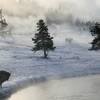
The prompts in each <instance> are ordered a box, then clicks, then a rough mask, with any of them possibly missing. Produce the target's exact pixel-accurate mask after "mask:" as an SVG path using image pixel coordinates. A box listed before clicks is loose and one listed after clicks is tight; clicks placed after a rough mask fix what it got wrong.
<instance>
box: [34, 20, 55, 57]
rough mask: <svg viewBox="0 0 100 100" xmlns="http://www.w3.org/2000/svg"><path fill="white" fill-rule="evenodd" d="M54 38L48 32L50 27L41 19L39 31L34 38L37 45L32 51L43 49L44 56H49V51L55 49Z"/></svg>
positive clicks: (38, 25)
mask: <svg viewBox="0 0 100 100" xmlns="http://www.w3.org/2000/svg"><path fill="white" fill-rule="evenodd" d="M52 39H53V37H51V36H50V33H48V27H47V26H46V25H45V22H44V21H43V20H42V19H40V20H39V22H38V23H37V33H35V37H34V38H32V41H33V43H35V47H33V49H32V51H39V50H42V51H43V52H44V57H45V58H47V56H48V51H50V50H54V49H55V47H54V46H53V40H52Z"/></svg>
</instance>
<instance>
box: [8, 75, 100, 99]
mask: <svg viewBox="0 0 100 100" xmlns="http://www.w3.org/2000/svg"><path fill="white" fill-rule="evenodd" d="M9 100H100V75H98V76H97V75H95V76H88V77H83V78H82V77H80V78H71V79H60V80H51V81H48V82H44V83H40V84H37V85H34V86H31V87H28V88H26V89H23V90H21V91H19V92H17V93H15V94H14V95H12V96H11V98H10V99H9Z"/></svg>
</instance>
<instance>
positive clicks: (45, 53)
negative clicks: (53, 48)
mask: <svg viewBox="0 0 100 100" xmlns="http://www.w3.org/2000/svg"><path fill="white" fill-rule="evenodd" d="M47 56H48V55H47V51H46V49H45V48H44V58H47Z"/></svg>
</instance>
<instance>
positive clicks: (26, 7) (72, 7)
mask: <svg viewBox="0 0 100 100" xmlns="http://www.w3.org/2000/svg"><path fill="white" fill-rule="evenodd" d="M0 7H1V8H2V9H3V10H4V12H5V14H6V15H8V16H17V17H29V16H32V17H35V18H36V17H39V18H40V17H41V18H44V19H46V20H48V21H49V22H50V21H52V22H53V21H54V22H55V21H56V20H57V21H60V22H65V21H68V20H69V19H70V16H71V19H70V20H72V19H73V21H74V20H76V19H80V20H82V21H89V20H92V21H100V19H99V16H100V13H99V11H100V1H99V0H81V1H80V0H0Z"/></svg>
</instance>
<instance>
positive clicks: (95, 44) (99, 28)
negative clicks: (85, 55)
mask: <svg viewBox="0 0 100 100" xmlns="http://www.w3.org/2000/svg"><path fill="white" fill-rule="evenodd" d="M90 32H91V34H92V36H94V37H95V38H94V39H93V41H92V42H91V44H92V47H91V48H90V49H89V50H98V49H100V24H99V23H95V24H94V25H93V26H91V27H90Z"/></svg>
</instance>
